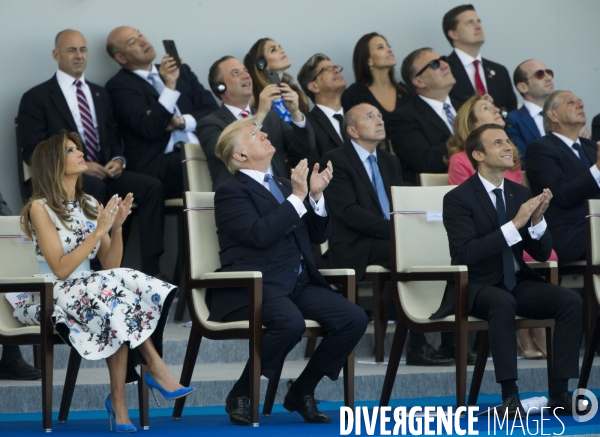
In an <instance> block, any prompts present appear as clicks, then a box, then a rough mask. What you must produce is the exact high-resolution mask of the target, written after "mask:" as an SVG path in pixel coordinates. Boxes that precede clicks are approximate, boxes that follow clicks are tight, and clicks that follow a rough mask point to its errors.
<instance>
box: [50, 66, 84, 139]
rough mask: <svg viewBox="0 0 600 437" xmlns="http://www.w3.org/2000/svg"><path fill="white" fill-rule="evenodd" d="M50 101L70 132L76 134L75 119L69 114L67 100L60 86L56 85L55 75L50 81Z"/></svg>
mask: <svg viewBox="0 0 600 437" xmlns="http://www.w3.org/2000/svg"><path fill="white" fill-rule="evenodd" d="M50 100H52V103H53V104H54V106H56V109H57V110H58V112H59V113H60V115H62V117H63V118H64V119H65V120H66V122H67V124H68V129H69V130H70V131H71V132H78V130H77V125H76V124H75V119H74V118H73V114H71V110H70V109H69V105H68V104H67V99H65V95H64V94H63V92H62V90H61V89H60V85H59V84H58V80H57V79H56V75H54V77H53V78H52V80H51V81H50Z"/></svg>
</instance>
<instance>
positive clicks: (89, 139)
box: [75, 80, 98, 162]
mask: <svg viewBox="0 0 600 437" xmlns="http://www.w3.org/2000/svg"><path fill="white" fill-rule="evenodd" d="M82 85H83V84H82V83H81V81H80V80H77V81H75V87H76V88H77V107H78V108H79V116H80V117H81V124H82V125H83V143H84V144H85V157H86V158H87V160H88V161H91V162H98V135H97V133H96V128H94V121H93V118H92V111H91V110H90V105H89V104H88V101H87V99H86V98H85V94H83V89H82V88H81V87H82Z"/></svg>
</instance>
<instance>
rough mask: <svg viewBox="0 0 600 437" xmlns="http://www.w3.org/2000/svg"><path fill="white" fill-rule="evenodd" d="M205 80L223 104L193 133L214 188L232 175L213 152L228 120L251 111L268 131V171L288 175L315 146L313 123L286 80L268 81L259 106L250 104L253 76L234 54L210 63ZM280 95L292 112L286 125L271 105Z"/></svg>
mask: <svg viewBox="0 0 600 437" xmlns="http://www.w3.org/2000/svg"><path fill="white" fill-rule="evenodd" d="M208 82H209V84H210V89H211V90H212V92H213V93H214V94H215V95H216V96H217V97H218V98H219V99H221V100H222V101H223V104H222V105H221V107H220V108H219V109H218V110H217V111H216V112H214V113H212V114H211V115H209V116H207V117H205V118H203V119H202V120H200V121H199V122H198V128H197V130H196V134H197V135H198V139H199V140H200V144H201V145H202V149H203V150H204V153H205V154H206V157H207V159H208V168H209V170H210V176H211V178H212V181H213V190H215V191H216V189H217V188H218V187H219V186H220V185H221V184H222V183H223V182H225V181H226V180H227V179H229V178H231V177H233V176H232V174H231V173H230V172H229V171H228V170H227V168H226V167H225V164H223V161H221V160H220V159H219V158H217V156H216V155H215V147H216V145H217V140H218V139H219V135H221V132H223V130H224V129H225V128H226V127H227V126H228V125H229V124H231V123H233V122H234V121H236V120H241V119H242V118H246V117H249V116H251V115H255V117H256V123H257V125H258V126H259V127H260V129H261V131H263V132H265V133H267V134H268V136H269V140H270V141H271V144H273V146H274V147H275V155H274V156H273V159H272V160H271V165H270V168H269V173H271V174H272V175H273V176H280V177H285V178H288V179H289V177H290V170H289V169H290V166H292V167H295V166H296V165H297V163H298V162H300V160H302V159H304V158H307V157H308V155H309V153H310V151H311V150H312V149H314V148H315V134H314V132H313V130H312V127H311V126H310V124H309V123H308V121H307V120H306V118H305V117H304V114H302V113H301V112H300V110H299V109H298V94H296V93H295V92H294V91H292V89H291V88H290V87H289V85H287V84H285V83H281V85H279V86H278V85H273V84H271V85H267V86H266V87H265V89H264V90H263V91H262V92H261V93H260V101H259V102H257V103H258V108H257V109H254V108H251V107H250V99H251V97H252V78H251V77H250V74H249V73H248V70H247V69H246V67H245V66H244V64H242V63H241V62H240V61H238V60H237V59H235V58H234V57H233V56H223V57H222V58H221V59H219V60H217V61H216V62H215V63H214V64H213V65H212V66H211V67H210V70H209V73H208ZM280 97H281V98H283V100H284V101H285V103H286V105H287V107H288V109H289V110H290V113H291V114H292V123H290V124H289V125H288V124H286V123H285V122H284V121H283V120H282V119H281V117H280V116H279V114H278V113H277V112H275V111H273V110H272V109H271V106H272V103H273V101H275V100H277V99H278V98H280Z"/></svg>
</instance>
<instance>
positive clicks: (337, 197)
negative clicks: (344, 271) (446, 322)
mask: <svg viewBox="0 0 600 437" xmlns="http://www.w3.org/2000/svg"><path fill="white" fill-rule="evenodd" d="M343 129H344V132H346V135H347V136H348V140H347V141H346V143H344V145H343V146H342V147H339V148H337V149H335V150H332V151H330V152H328V153H326V154H325V155H323V158H322V161H323V162H327V160H330V161H331V163H332V165H333V167H334V168H335V174H336V176H335V178H334V179H333V180H332V181H331V183H330V184H329V187H327V190H326V191H325V198H326V200H327V204H328V205H329V209H330V211H331V216H332V219H333V220H332V221H333V223H332V225H333V230H332V233H331V238H330V239H329V251H328V253H329V261H328V262H329V267H331V268H342V267H344V268H352V269H354V271H355V272H356V280H357V281H361V280H362V279H363V278H364V275H365V270H366V268H367V266H368V265H380V266H383V267H386V268H388V269H389V268H390V262H391V250H390V248H391V241H390V232H391V227H390V203H389V200H388V197H387V192H388V190H389V187H391V186H397V185H402V178H401V176H400V168H399V165H398V158H396V157H395V156H393V155H390V154H389V153H387V152H385V151H384V150H381V149H377V145H378V144H379V143H380V142H381V141H383V140H385V127H384V123H383V119H382V116H381V113H380V112H379V110H378V109H377V108H375V107H374V106H372V105H369V104H367V103H363V104H360V105H356V106H354V107H353V108H352V109H350V111H348V112H347V113H346V116H345V117H344V124H343ZM453 362H454V361H453V360H452V358H449V357H442V356H440V355H439V354H438V353H437V351H436V350H435V348H434V347H433V346H431V345H430V344H428V343H427V340H426V338H425V335H424V334H422V333H417V332H411V333H410V341H409V345H408V353H407V357H406V363H407V364H409V365H418V366H441V365H449V364H452V363H453Z"/></svg>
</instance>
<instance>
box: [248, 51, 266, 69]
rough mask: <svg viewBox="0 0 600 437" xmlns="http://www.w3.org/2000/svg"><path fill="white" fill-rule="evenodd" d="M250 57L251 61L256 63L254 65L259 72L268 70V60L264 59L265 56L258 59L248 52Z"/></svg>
mask: <svg viewBox="0 0 600 437" xmlns="http://www.w3.org/2000/svg"><path fill="white" fill-rule="evenodd" d="M248 56H250V59H252V60H253V61H254V65H256V68H258V70H259V71H264V70H265V69H266V68H267V60H266V59H265V58H264V56H260V57H259V58H258V59H257V58H255V57H254V56H252V52H248Z"/></svg>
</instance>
